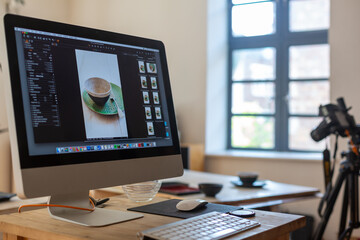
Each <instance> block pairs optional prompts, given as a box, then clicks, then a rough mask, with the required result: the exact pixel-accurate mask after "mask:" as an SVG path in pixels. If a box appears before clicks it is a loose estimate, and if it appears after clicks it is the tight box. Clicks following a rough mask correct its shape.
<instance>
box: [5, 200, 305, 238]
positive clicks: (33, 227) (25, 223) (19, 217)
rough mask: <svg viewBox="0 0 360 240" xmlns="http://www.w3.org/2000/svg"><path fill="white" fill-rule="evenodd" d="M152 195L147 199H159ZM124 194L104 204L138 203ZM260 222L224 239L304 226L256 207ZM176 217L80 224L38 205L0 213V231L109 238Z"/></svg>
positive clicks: (282, 234) (274, 234)
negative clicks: (258, 224) (29, 209)
mask: <svg viewBox="0 0 360 240" xmlns="http://www.w3.org/2000/svg"><path fill="white" fill-rule="evenodd" d="M163 200H165V199H163V198H156V199H154V200H153V201H152V202H151V203H155V202H159V201H163ZM139 205H141V204H137V203H134V202H131V201H130V200H128V199H127V198H125V197H122V196H117V197H113V198H112V199H111V200H110V202H109V204H107V207H108V208H112V209H118V210H125V209H127V208H129V207H134V206H139ZM252 219H253V220H255V221H259V222H260V223H261V226H260V227H257V228H254V229H252V230H248V231H245V232H243V233H240V234H237V235H234V236H232V237H229V238H227V239H247V240H255V239H257V240H259V239H261V240H262V239H266V240H271V239H279V240H284V239H289V233H290V232H292V231H294V230H296V229H299V228H301V227H304V226H305V222H306V220H305V217H303V216H299V215H292V214H283V213H274V212H266V211H259V210H257V211H256V217H254V218H252ZM178 220H180V219H179V218H173V217H164V216H159V215H153V214H145V213H144V217H143V218H140V219H136V220H132V221H128V222H123V223H119V224H114V225H110V226H106V227H84V226H80V225H75V224H72V223H68V222H63V221H59V220H56V219H53V218H51V217H50V216H49V214H48V211H47V209H45V208H44V209H38V210H34V211H27V212H23V213H20V214H19V213H13V214H10V215H1V216H0V231H2V232H3V233H4V234H3V239H4V240H29V239H39V240H49V239H57V240H80V239H88V240H89V239H91V240H95V239H98V240H100V239H101V240H108V239H110V240H112V239H114V240H115V239H116V240H118V239H122V240H127V239H136V233H137V232H139V231H144V230H146V229H149V228H153V227H157V226H161V225H163V224H167V223H171V222H175V221H178Z"/></svg>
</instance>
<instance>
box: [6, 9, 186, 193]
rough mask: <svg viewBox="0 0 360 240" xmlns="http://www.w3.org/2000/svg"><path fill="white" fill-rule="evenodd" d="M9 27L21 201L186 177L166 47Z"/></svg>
mask: <svg viewBox="0 0 360 240" xmlns="http://www.w3.org/2000/svg"><path fill="white" fill-rule="evenodd" d="M4 22H5V31H6V40H7V50H8V59H9V68H10V79H11V81H10V89H11V91H9V93H10V94H11V96H10V97H8V100H9V106H10V112H11V113H10V121H9V128H10V133H11V135H12V139H11V140H12V142H11V143H12V153H13V163H14V172H15V179H16V187H17V191H18V192H19V193H20V195H25V196H28V197H36V196H43V195H61V194H70V193H74V192H77V191H82V190H84V189H85V190H86V191H88V190H89V189H94V188H99V187H107V186H114V185H122V184H127V183H133V182H140V181H145V180H154V179H162V178H168V177H174V176H179V175H181V174H182V172H183V169H182V163H181V155H180V149H179V140H178V135H177V128H176V122H175V114H174V108H173V102H172V96H171V90H170V82H169V75H168V69H167V63H166V57H165V49H164V45H163V44H162V42H160V41H156V40H150V39H144V38H140V37H134V36H128V35H123V34H117V33H112V32H106V31H101V30H95V29H90V28H84V27H78V26H73V25H67V24H62V23H55V22H50V21H45V20H39V19H33V18H27V17H21V16H16V15H6V16H5V19H4Z"/></svg>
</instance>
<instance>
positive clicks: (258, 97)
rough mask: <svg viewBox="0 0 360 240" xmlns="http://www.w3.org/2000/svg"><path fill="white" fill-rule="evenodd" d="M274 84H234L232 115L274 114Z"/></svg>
mask: <svg viewBox="0 0 360 240" xmlns="http://www.w3.org/2000/svg"><path fill="white" fill-rule="evenodd" d="M274 91H275V84H274V83H235V84H233V86H232V109H231V111H232V113H274V112H275V100H274V94H275V92H274Z"/></svg>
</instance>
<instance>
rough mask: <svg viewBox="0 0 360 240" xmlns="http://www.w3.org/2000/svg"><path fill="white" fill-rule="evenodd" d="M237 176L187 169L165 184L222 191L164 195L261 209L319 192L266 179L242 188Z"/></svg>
mask: <svg viewBox="0 0 360 240" xmlns="http://www.w3.org/2000/svg"><path fill="white" fill-rule="evenodd" d="M237 179H238V177H237V176H229V175H222V174H214V173H207V172H197V171H192V170H185V171H184V175H183V176H181V177H177V178H171V179H166V180H164V182H165V181H180V182H185V183H189V185H190V186H192V187H197V186H198V184H199V183H201V182H211V183H221V184H223V188H222V190H221V192H219V193H218V194H217V195H216V196H215V197H206V196H205V195H204V194H202V193H201V194H191V195H186V196H171V195H163V194H160V196H162V197H167V198H184V199H193V198H200V199H205V200H207V201H208V202H212V203H222V204H228V205H236V206H238V205H246V207H247V208H250V207H251V208H259V207H267V206H274V205H280V204H282V203H286V202H291V201H299V200H302V199H306V198H314V197H316V195H317V194H318V193H319V189H317V188H313V187H305V186H298V185H292V184H285V183H278V182H274V181H270V180H267V181H266V185H265V186H264V187H263V188H240V187H236V186H234V185H233V184H232V183H231V180H237ZM97 192H98V193H99V194H100V195H99V198H101V197H106V196H107V195H106V192H108V193H112V194H113V195H114V194H121V193H123V191H122V189H121V187H112V188H106V189H102V190H99V191H98V190H97Z"/></svg>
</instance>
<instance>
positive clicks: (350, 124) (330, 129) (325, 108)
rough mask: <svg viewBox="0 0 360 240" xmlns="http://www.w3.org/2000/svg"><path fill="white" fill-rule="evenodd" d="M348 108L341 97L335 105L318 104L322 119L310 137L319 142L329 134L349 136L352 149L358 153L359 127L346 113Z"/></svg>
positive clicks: (359, 142)
mask: <svg viewBox="0 0 360 240" xmlns="http://www.w3.org/2000/svg"><path fill="white" fill-rule="evenodd" d="M350 109H351V107H349V108H347V107H346V104H345V101H344V98H342V97H340V98H338V99H337V105H335V104H331V103H330V104H327V105H320V107H319V116H323V117H324V119H323V121H322V122H321V123H320V124H319V126H317V127H316V128H315V129H314V130H312V131H311V133H310V135H311V138H312V139H313V140H314V141H316V142H319V141H321V140H323V139H324V138H326V137H327V136H329V135H330V134H336V135H340V136H341V137H349V138H350V144H351V149H352V151H354V153H356V155H359V151H358V146H359V144H360V127H359V126H358V125H356V123H355V119H354V117H353V116H352V115H350V114H349V113H348V112H349V110H350ZM355 149H356V150H355Z"/></svg>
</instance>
